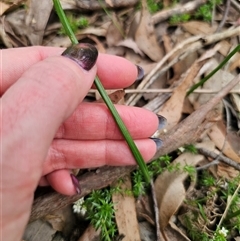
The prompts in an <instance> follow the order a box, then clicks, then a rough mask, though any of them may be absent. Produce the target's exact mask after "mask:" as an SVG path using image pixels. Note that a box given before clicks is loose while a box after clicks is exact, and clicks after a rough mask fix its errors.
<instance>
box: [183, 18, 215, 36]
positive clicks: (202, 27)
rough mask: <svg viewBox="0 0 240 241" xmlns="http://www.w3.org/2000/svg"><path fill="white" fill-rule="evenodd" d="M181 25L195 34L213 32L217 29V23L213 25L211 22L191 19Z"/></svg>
mask: <svg viewBox="0 0 240 241" xmlns="http://www.w3.org/2000/svg"><path fill="white" fill-rule="evenodd" d="M181 26H182V27H183V29H185V30H186V31H187V32H189V33H191V34H193V35H201V34H211V33H214V32H215V31H216V29H217V25H214V26H211V25H210V24H209V23H206V22H202V21H189V22H187V23H182V24H181Z"/></svg>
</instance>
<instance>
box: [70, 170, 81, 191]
mask: <svg viewBox="0 0 240 241" xmlns="http://www.w3.org/2000/svg"><path fill="white" fill-rule="evenodd" d="M70 176H71V178H72V183H73V186H74V187H75V189H76V192H77V194H80V193H81V188H80V185H79V181H78V179H77V178H76V177H75V176H74V175H73V174H72V173H71V174H70Z"/></svg>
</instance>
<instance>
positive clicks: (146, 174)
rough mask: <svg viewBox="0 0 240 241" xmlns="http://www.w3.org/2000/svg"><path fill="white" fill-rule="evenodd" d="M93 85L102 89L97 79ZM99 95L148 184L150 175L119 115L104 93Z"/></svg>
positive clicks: (101, 92)
mask: <svg viewBox="0 0 240 241" xmlns="http://www.w3.org/2000/svg"><path fill="white" fill-rule="evenodd" d="M94 83H95V85H96V87H97V89H98V90H102V89H104V88H103V86H102V83H101V81H100V80H99V78H98V77H96V78H95V82H94ZM99 93H100V95H101V97H102V98H103V100H104V102H105V104H106V105H107V107H108V109H109V110H110V112H111V114H112V116H113V118H114V120H115V122H116V123H117V125H118V128H119V129H120V131H121V132H122V135H123V137H124V138H125V140H126V142H127V144H128V146H129V147H130V150H131V152H132V154H133V156H134V157H135V159H136V161H137V163H138V165H139V167H140V169H141V171H142V173H143V176H144V178H145V180H146V182H147V183H149V182H150V175H149V172H148V169H147V165H146V163H145V162H144V160H143V157H142V155H141V153H140V152H139V150H138V148H137V146H136V145H135V143H134V141H133V139H132V137H131V135H130V133H129V131H128V129H127V127H126V126H125V124H124V123H123V121H122V119H121V117H120V115H119V114H118V112H117V110H116V108H115V106H114V105H113V103H112V101H111V100H110V98H109V96H108V94H107V93H106V91H99Z"/></svg>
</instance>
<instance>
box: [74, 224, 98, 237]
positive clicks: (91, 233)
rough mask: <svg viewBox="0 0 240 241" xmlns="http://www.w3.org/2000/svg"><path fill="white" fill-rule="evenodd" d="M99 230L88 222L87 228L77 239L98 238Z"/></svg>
mask: <svg viewBox="0 0 240 241" xmlns="http://www.w3.org/2000/svg"><path fill="white" fill-rule="evenodd" d="M100 234H101V230H100V229H99V230H96V229H95V228H94V227H93V225H92V224H89V226H88V227H87V229H86V230H85V231H84V233H83V235H82V236H81V237H80V238H79V239H78V241H93V240H100Z"/></svg>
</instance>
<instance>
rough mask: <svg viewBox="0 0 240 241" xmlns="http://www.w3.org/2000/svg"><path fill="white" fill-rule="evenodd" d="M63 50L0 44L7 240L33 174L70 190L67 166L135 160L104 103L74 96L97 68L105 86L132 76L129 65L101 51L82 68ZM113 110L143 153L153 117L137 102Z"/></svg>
mask: <svg viewBox="0 0 240 241" xmlns="http://www.w3.org/2000/svg"><path fill="white" fill-rule="evenodd" d="M62 52H63V49H61V48H48V47H29V48H20V49H8V50H2V63H1V66H2V71H1V72H2V76H1V78H2V79H1V83H2V89H1V95H2V98H1V102H2V126H1V128H2V130H1V133H2V140H3V143H2V150H3V152H2V153H3V154H2V165H1V168H2V180H1V182H2V183H1V195H2V197H3V199H2V201H3V210H2V217H3V220H4V223H3V233H2V235H3V237H5V238H6V237H8V238H9V239H8V240H17V239H20V238H21V234H22V232H23V229H24V226H25V225H26V223H27V220H28V217H29V213H30V209H31V204H32V200H33V194H34V190H35V189H36V187H37V185H38V183H39V181H40V183H41V184H42V185H46V184H50V185H51V186H52V187H53V188H55V189H56V190H57V191H59V192H61V193H63V194H66V195H72V194H74V193H75V192H76V189H75V186H74V185H73V183H72V179H71V176H70V173H69V171H68V170H70V169H74V168H90V167H97V166H102V165H130V164H135V161H134V159H133V157H132V155H131V153H130V151H129V149H128V147H127V145H126V144H125V141H124V140H123V138H122V136H121V134H120V132H119V130H118V128H117V126H116V124H115V122H114V121H113V119H112V117H111V114H110V112H109V111H108V109H107V108H106V107H105V105H104V104H96V103H95V104H90V103H81V101H82V100H83V98H84V96H85V95H86V94H87V92H88V90H89V89H90V88H91V85H92V83H93V80H94V77H95V75H96V70H97V72H98V76H99V77H100V79H101V81H102V83H103V85H104V86H105V88H115V89H116V88H123V87H126V86H128V85H130V84H132V83H133V82H134V80H135V79H136V78H137V75H138V73H137V68H136V66H135V65H133V64H131V63H130V62H129V61H127V60H125V59H123V58H119V57H116V56H110V55H104V54H100V55H99V57H98V60H97V64H96V65H97V66H96V65H94V66H93V67H92V68H91V69H90V70H89V71H86V70H84V69H82V68H81V67H79V65H77V64H76V63H75V62H74V61H72V60H70V59H68V58H65V57H62V56H60V54H61V53H62ZM117 110H118V111H119V113H120V115H121V116H122V118H123V120H124V122H125V123H126V126H127V127H128V129H129V130H130V133H131V134H132V136H133V138H134V139H135V142H136V145H137V146H138V148H139V150H140V152H141V153H142V155H143V157H144V159H145V160H146V161H147V160H149V159H150V158H151V157H152V156H153V155H154V154H155V152H156V143H154V142H153V141H152V140H150V139H149V138H148V137H149V136H151V135H152V134H153V133H154V132H155V131H156V129H157V128H158V125H159V119H158V118H157V116H156V115H155V114H153V113H151V112H149V111H147V110H144V109H139V108H134V107H126V106H117ZM116 153H117V155H116Z"/></svg>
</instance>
